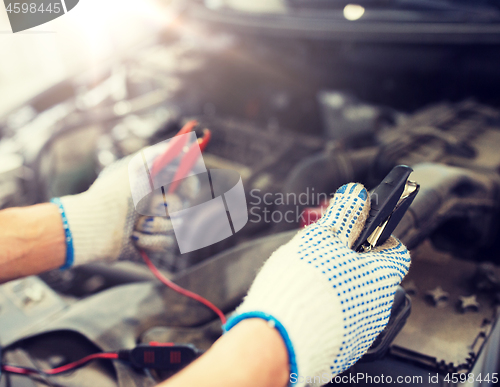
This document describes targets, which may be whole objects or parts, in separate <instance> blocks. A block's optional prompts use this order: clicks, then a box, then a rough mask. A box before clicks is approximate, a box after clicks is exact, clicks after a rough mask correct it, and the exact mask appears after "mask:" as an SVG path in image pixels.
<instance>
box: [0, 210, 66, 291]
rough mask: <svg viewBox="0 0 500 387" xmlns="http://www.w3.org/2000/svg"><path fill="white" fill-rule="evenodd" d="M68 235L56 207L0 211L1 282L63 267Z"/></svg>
mask: <svg viewBox="0 0 500 387" xmlns="http://www.w3.org/2000/svg"><path fill="white" fill-rule="evenodd" d="M65 258H66V243H65V234H64V229H63V226H62V221H61V215H60V214H59V209H58V207H57V206H56V205H54V204H50V203H46V204H37V205H35V206H30V207H23V208H9V209H5V210H2V211H0V283H1V282H6V281H8V280H11V279H15V278H19V277H24V276H27V275H32V274H38V273H41V272H44V271H47V270H51V269H55V268H57V267H60V266H62V265H63V264H64V261H65Z"/></svg>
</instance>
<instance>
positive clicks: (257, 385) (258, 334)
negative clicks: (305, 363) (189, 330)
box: [158, 319, 289, 387]
mask: <svg viewBox="0 0 500 387" xmlns="http://www.w3.org/2000/svg"><path fill="white" fill-rule="evenodd" d="M288 382H289V369H288V354H287V351H286V347H285V344H284V342H283V339H282V338H281V336H280V334H279V333H278V331H277V330H276V329H274V328H271V327H270V326H269V325H268V323H267V322H266V321H264V320H261V319H248V320H246V321H242V322H240V323H239V324H238V325H236V326H235V327H234V328H232V329H231V330H230V331H229V332H228V333H227V334H225V335H224V336H222V337H221V338H220V339H219V340H218V341H217V342H216V343H215V344H214V345H213V346H212V348H210V350H209V351H208V352H207V353H205V354H204V355H203V356H202V357H200V358H199V359H198V360H196V361H195V362H194V363H192V364H191V365H189V366H188V367H187V368H185V369H184V370H182V371H181V372H179V373H178V374H176V375H175V376H173V377H172V378H171V379H169V380H167V381H166V382H164V383H162V384H160V385H159V386H158V387H185V386H203V387H234V386H238V387H285V386H286V385H287V384H288Z"/></svg>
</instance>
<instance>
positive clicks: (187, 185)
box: [60, 136, 198, 264]
mask: <svg viewBox="0 0 500 387" xmlns="http://www.w3.org/2000/svg"><path fill="white" fill-rule="evenodd" d="M193 138H194V139H196V137H195V136H194V137H193ZM168 145H169V143H160V144H158V145H156V146H154V147H150V148H149V149H148V152H147V155H148V157H150V158H151V160H147V163H148V164H149V165H151V164H152V162H153V160H154V158H155V157H158V156H159V155H161V154H162V153H163V152H164V151H165V149H166V148H167V147H168ZM145 153H146V152H145ZM145 153H141V155H142V156H144V154H145ZM183 154H184V151H182V152H181V154H180V155H179V156H178V157H177V158H176V159H175V160H174V161H173V162H172V163H171V164H169V165H167V166H166V167H165V168H164V169H163V170H162V171H160V172H159V175H163V177H165V180H167V181H168V180H169V178H170V179H171V178H172V177H173V175H174V174H175V171H176V169H177V167H178V161H179V159H181V158H182V156H183ZM132 157H133V156H129V157H126V158H124V159H122V160H119V161H117V162H116V163H114V164H112V165H110V166H109V167H107V168H106V169H105V170H103V171H102V172H101V174H100V175H99V177H98V178H97V180H96V181H95V182H94V184H93V185H92V186H91V187H90V188H89V189H88V190H87V191H86V192H84V193H81V194H79V195H72V196H65V197H62V198H60V202H61V204H62V207H63V209H64V213H65V216H66V218H67V221H68V225H69V230H70V232H71V234H72V237H73V247H74V263H75V264H83V263H88V262H91V261H104V260H106V261H113V260H116V259H117V258H121V259H132V260H140V256H139V253H138V248H140V249H143V250H145V251H146V252H148V253H151V252H153V253H154V252H156V253H157V252H160V253H164V252H166V251H168V250H173V249H174V248H175V246H176V243H175V236H174V231H173V227H172V223H171V221H170V219H169V218H168V209H170V210H171V211H173V210H178V209H180V208H182V207H183V205H184V203H186V202H188V201H190V200H192V199H193V198H194V197H195V195H196V193H197V188H198V187H197V185H196V184H193V182H195V180H196V179H195V178H191V179H185V180H183V181H182V183H181V184H179V186H178V188H177V189H176V190H175V192H172V193H169V192H165V191H163V190H160V189H157V190H155V191H154V192H153V194H151V195H149V196H148V200H147V203H146V204H147V205H146V207H147V209H148V211H147V212H148V213H149V214H150V215H149V216H144V215H140V214H139V212H137V210H136V208H135V207H134V201H133V197H132V191H131V185H130V180H131V179H132V182H134V180H133V177H131V173H135V169H137V168H135V169H134V168H132V167H131V166H129V163H130V160H132ZM136 159H137V158H136ZM132 166H133V164H132ZM138 167H139V168H138V169H139V172H142V173H145V171H144V165H139V166H138ZM148 190H149V186H148ZM166 203H168V208H167V207H166ZM136 204H137V203H136ZM141 206H142V207H141V208H143V209H144V208H145V206H144V203H141ZM155 215H157V216H155Z"/></svg>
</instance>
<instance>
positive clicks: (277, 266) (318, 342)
mask: <svg viewBox="0 0 500 387" xmlns="http://www.w3.org/2000/svg"><path fill="white" fill-rule="evenodd" d="M368 213H369V197H368V193H367V191H366V189H365V188H364V187H363V186H362V185H361V184H349V185H346V186H343V187H341V188H340V189H339V190H338V191H337V193H336V194H335V196H334V198H333V199H332V200H331V204H330V206H329V207H328V209H327V210H326V213H325V214H324V215H323V217H322V218H321V219H320V220H318V222H317V223H315V224H313V225H310V226H309V227H307V228H305V229H304V230H302V231H300V232H299V233H298V234H297V235H296V236H295V237H294V238H293V239H292V240H291V241H290V242H289V243H287V244H286V245H284V246H282V247H280V248H279V249H278V250H277V251H275V252H274V253H273V254H272V255H271V257H270V258H269V260H268V261H267V262H266V263H265V264H264V266H263V267H262V269H261V270H260V272H259V274H258V275H257V277H256V279H255V281H254V283H253V284H252V286H251V288H250V290H249V292H248V295H247V297H246V298H245V300H244V302H243V304H242V305H241V306H240V307H239V308H237V310H236V316H239V315H240V316H241V315H249V316H252V314H255V312H262V313H264V314H266V315H270V316H273V317H274V318H275V319H276V320H277V321H279V322H280V323H281V325H282V326H283V328H284V329H285V330H286V333H287V335H288V336H289V338H290V343H289V344H288V346H289V347H290V346H291V347H292V348H289V353H294V354H295V357H296V363H297V367H298V375H295V378H293V377H292V378H291V380H292V381H293V380H298V381H299V383H298V384H297V385H300V386H301V385H305V384H306V382H310V383H309V384H311V385H322V384H325V383H326V382H328V381H329V380H330V379H331V377H332V376H334V375H336V374H338V373H340V372H342V371H344V370H346V369H347V368H349V367H350V366H351V365H352V364H354V363H355V362H356V361H357V360H358V359H359V358H360V357H361V356H362V355H363V354H364V353H365V352H366V351H367V350H368V348H369V347H370V346H371V344H372V343H373V341H374V340H375V338H376V337H377V335H378V334H379V333H380V332H381V331H382V330H383V328H384V327H385V326H386V325H387V323H388V321H389V317H390V312H391V307H392V303H393V301H394V294H395V291H396V288H397V285H398V284H399V283H400V282H401V280H402V279H403V277H404V276H405V274H406V273H407V271H408V269H409V265H410V256H409V253H408V251H407V249H406V248H405V247H404V246H403V245H402V244H401V243H400V242H399V241H397V240H396V239H395V238H390V239H389V240H388V241H387V242H386V243H385V244H384V245H382V246H381V247H379V248H377V249H375V250H374V251H372V252H369V253H357V252H354V251H353V250H351V248H350V247H351V246H352V245H353V244H354V242H355V241H356V239H357V238H358V236H359V234H360V232H361V230H362V229H363V227H364V222H365V220H366V218H367V215H368ZM236 318H237V317H236ZM230 325H231V324H230ZM285 342H286V340H285Z"/></svg>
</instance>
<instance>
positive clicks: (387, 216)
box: [353, 165, 420, 252]
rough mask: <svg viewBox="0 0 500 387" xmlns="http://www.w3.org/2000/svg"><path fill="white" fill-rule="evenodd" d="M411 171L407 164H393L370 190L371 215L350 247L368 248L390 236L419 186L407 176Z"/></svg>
mask: <svg viewBox="0 0 500 387" xmlns="http://www.w3.org/2000/svg"><path fill="white" fill-rule="evenodd" d="M411 172H413V169H411V168H410V167H408V166H406V165H398V166H396V167H394V168H393V169H392V170H391V172H389V174H388V175H387V176H386V177H385V178H384V180H382V182H381V183H380V184H379V185H378V186H377V187H376V188H375V189H374V190H373V191H372V192H371V193H370V206H371V207H370V214H369V216H368V219H367V221H366V223H365V228H364V229H363V231H362V232H361V235H360V236H359V238H358V240H357V241H356V243H355V244H354V246H353V250H355V251H357V252H367V251H370V250H372V249H373V248H374V247H375V246H379V245H381V244H383V243H384V242H385V241H386V240H387V239H388V238H389V237H390V236H391V234H392V232H393V231H394V229H395V228H396V226H397V225H398V223H399V222H400V221H401V219H402V218H403V215H404V214H405V213H406V210H407V209H408V207H410V204H411V203H412V202H413V199H415V196H416V195H417V193H418V190H419V188H420V186H419V185H418V184H417V183H416V182H414V181H411V180H409V179H408V178H409V176H410V174H411Z"/></svg>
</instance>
